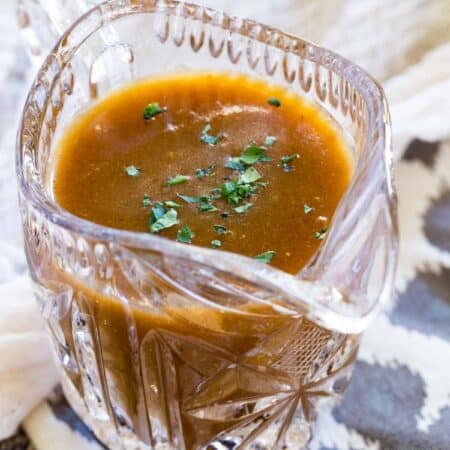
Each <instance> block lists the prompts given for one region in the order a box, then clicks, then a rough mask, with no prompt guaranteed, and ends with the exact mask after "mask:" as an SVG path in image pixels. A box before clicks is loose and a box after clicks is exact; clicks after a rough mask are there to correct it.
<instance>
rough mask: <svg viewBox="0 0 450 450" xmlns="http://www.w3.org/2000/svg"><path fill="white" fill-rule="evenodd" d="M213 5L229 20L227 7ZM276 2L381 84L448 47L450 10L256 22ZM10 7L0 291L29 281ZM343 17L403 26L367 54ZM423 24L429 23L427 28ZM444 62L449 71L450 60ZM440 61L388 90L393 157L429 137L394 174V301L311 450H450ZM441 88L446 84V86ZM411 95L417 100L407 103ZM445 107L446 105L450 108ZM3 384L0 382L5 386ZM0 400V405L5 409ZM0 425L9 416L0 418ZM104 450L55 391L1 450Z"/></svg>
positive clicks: (370, 6) (3, 29)
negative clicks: (20, 207) (16, 163)
mask: <svg viewBox="0 0 450 450" xmlns="http://www.w3.org/2000/svg"><path fill="white" fill-rule="evenodd" d="M209 3H210V4H212V5H214V6H216V7H217V6H218V7H220V6H224V7H225V8H228V9H229V10H233V8H232V6H230V2H227V1H226V0H223V1H222V0H218V1H216V2H214V1H213V0H211V1H209ZM241 3H242V8H241V11H240V13H241V14H242V15H252V8H251V7H250V6H249V4H253V2H244V1H242V2H241ZM274 3H277V6H279V9H277V11H276V14H274V16H273V17H272V20H270V22H271V23H274V24H275V25H278V26H281V27H283V28H286V27H287V28H289V29H291V30H292V31H296V32H298V33H300V34H303V35H305V34H306V35H308V36H309V37H312V38H314V39H317V40H320V41H323V42H326V43H327V44H328V45H330V46H332V47H333V48H336V49H338V50H339V51H341V52H343V53H345V54H346V55H348V56H349V57H350V58H352V59H358V60H360V62H361V63H362V64H364V65H365V66H366V67H368V68H369V69H371V70H372V71H373V72H374V73H375V74H376V75H377V76H379V77H381V78H382V79H387V78H388V77H390V76H391V75H393V74H397V73H399V72H400V71H401V70H403V69H404V67H406V66H407V65H409V64H412V63H418V64H420V63H419V61H422V60H421V58H422V56H423V55H424V54H425V53H426V52H427V50H429V48H431V47H433V46H437V45H445V42H446V41H448V40H449V39H450V27H449V26H448V23H449V22H450V15H449V14H450V1H429V2H425V1H420V0H412V1H408V2H390V5H391V6H392V5H393V4H395V5H396V6H395V8H394V13H392V14H390V15H389V14H387V12H388V11H389V8H382V6H383V5H385V4H386V3H388V2H387V1H386V0H382V1H381V0H379V1H375V0H367V1H365V2H355V1H353V2H352V1H350V2H346V3H345V2H344V1H343V0H342V1H340V0H325V1H324V2H322V3H321V7H323V9H326V10H327V12H328V15H327V16H326V17H325V16H324V17H322V19H321V20H322V22H320V23H319V25H318V26H317V27H311V26H310V27H308V26H306V27H303V25H304V23H305V20H304V21H303V22H302V21H301V20H300V19H299V20H298V21H297V20H296V19H295V15H293V14H291V15H290V17H289V19H287V17H286V14H282V13H281V12H280V11H285V12H286V11H290V10H291V9H293V8H295V7H296V5H297V4H298V3H297V0H280V2H269V1H265V0H262V1H261V2H260V8H259V9H258V11H256V12H255V13H256V14H257V15H258V17H257V18H258V19H261V20H263V21H266V22H267V21H268V20H267V14H268V13H269V11H271V9H270V8H271V4H274ZM302 3H303V4H304V8H305V11H306V10H307V8H309V9H308V10H307V13H308V14H309V16H308V15H306V13H305V17H310V18H313V17H316V15H317V6H315V5H317V3H318V2H313V1H304V2H302ZM344 3H345V4H346V5H347V7H346V8H344ZM363 4H364V6H362V5H363ZM348 5H353V8H350V6H348ZM380 5H381V6H380ZM426 5H428V6H429V7H428V8H426V7H425V6H426ZM13 7H14V3H13V1H12V0H5V1H3V0H2V3H1V5H0V65H1V69H0V83H1V84H0V92H1V95H0V146H1V151H0V217H1V218H2V219H1V225H2V234H1V236H0V283H4V282H6V281H8V280H9V279H11V278H12V277H13V276H16V275H17V274H21V273H24V272H25V271H26V264H25V260H24V257H23V253H22V251H21V238H20V233H19V231H18V230H19V229H20V224H19V218H18V215H17V205H16V194H15V184H14V176H13V148H14V137H15V132H16V128H17V116H18V111H19V109H20V108H19V105H21V104H22V102H23V98H24V95H25V91H26V88H27V86H28V85H29V80H30V71H29V63H28V60H27V58H26V56H25V52H24V49H23V47H22V44H21V43H20V40H19V39H18V33H17V29H16V27H15V19H14V18H13V14H14V9H13ZM339 8H344V12H343V13H342V14H341V15H340V16H339V21H340V23H341V26H342V27H344V28H345V27H347V28H349V27H348V24H349V23H351V18H352V17H354V15H357V14H359V16H360V17H361V23H362V22H364V20H363V18H364V17H365V16H367V15H369V14H370V13H372V14H374V17H376V20H375V21H374V22H373V25H372V28H371V30H372V32H373V30H375V31H376V32H378V31H379V29H378V28H377V27H379V26H380V24H381V23H386V21H392V22H390V23H394V22H395V20H397V22H395V23H397V24H398V27H396V29H394V27H392V31H391V30H390V31H389V32H386V33H382V36H381V37H380V40H379V42H378V43H376V44H373V45H372V46H371V47H364V46H363V45H362V44H360V43H359V42H356V41H355V42H354V41H352V40H351V39H350V38H349V39H339V36H337V35H336V33H334V34H333V33H332V32H330V33H324V32H323V29H324V28H325V27H326V25H327V23H329V22H330V20H332V19H333V17H334V16H333V15H335V14H336V11H337V10H338V9H339ZM265 14H266V16H264V15H265ZM408 18H410V19H408ZM419 19H420V20H419ZM425 19H427V20H425ZM418 20H419V22H417V21H418ZM445 20H447V21H446V22H445ZM383 21H384V22H383ZM418 23H425V25H424V26H423V27H421V26H420V25H418ZM445 24H446V25H445ZM418 28H420V30H417V29H418ZM303 30H304V32H303ZM414 30H416V31H417V32H416V33H414V32H413V31H414ZM365 31H367V27H366V28H364V26H363V25H359V26H358V27H356V28H355V29H352V32H353V33H354V34H353V36H354V35H355V33H356V35H358V36H360V38H361V39H363V37H364V32H365ZM395 32H396V33H397V34H395ZM400 32H401V33H403V34H402V39H401V41H402V42H401V46H402V47H408V48H407V49H406V50H405V48H402V49H397V50H398V51H399V52H400V50H401V51H402V52H403V53H402V54H403V55H406V56H404V57H402V58H400V59H395V58H396V49H395V45H392V46H389V45H388V44H387V43H388V42H392V39H393V36H394V38H396V39H398V35H399V34H398V33H400ZM426 32H429V35H430V40H429V41H428V43H427V44H426V45H422V46H420V45H416V44H417V42H418V41H419V37H420V36H422V35H423V33H426ZM393 33H394V34H393ZM389 37H390V38H391V41H389ZM447 45H448V44H447ZM415 46H416V47H417V49H418V52H416V53H415V54H414V55H413V53H412V51H410V52H408V51H407V50H411V49H413V48H416V47H415ZM382 58H385V59H384V60H382ZM442 59H443V64H445V63H446V61H447V64H448V61H449V60H450V58H447V60H446V59H445V58H442ZM436 60H439V53H436V54H435V55H434V56H433V55H431V56H429V57H427V58H425V59H424V60H423V61H422V62H421V63H422V64H424V67H426V68H427V70H425V73H426V74H427V76H426V77H425V78H424V81H423V83H422V85H421V86H422V87H424V90H423V91H419V89H418V88H417V85H418V84H419V82H420V79H421V77H423V75H421V73H422V72H420V71H419V69H420V67H419V66H417V67H416V68H412V69H411V71H410V72H411V73H410V78H408V79H407V80H405V79H400V78H391V79H390V80H389V81H387V82H386V85H385V87H386V91H387V94H388V99H389V100H390V101H391V107H392V110H393V117H394V138H395V142H396V143H397V148H398V150H397V151H398V153H399V154H400V151H401V149H402V144H404V143H405V142H406V141H408V140H409V136H410V135H411V133H413V132H415V134H416V136H418V137H421V138H423V139H424V138H427V139H428V141H427V142H425V141H420V140H414V141H413V142H412V143H410V144H409V146H408V147H407V149H406V151H405V152H404V153H403V157H402V158H401V159H400V160H399V161H398V162H397V164H396V168H395V172H396V185H397V189H398V195H399V216H400V233H401V252H400V264H399V270H398V276H397V281H396V287H397V299H396V301H395V302H393V303H392V305H391V307H390V310H389V311H386V312H384V314H382V315H380V316H379V317H378V318H377V319H376V320H375V322H374V323H373V324H372V326H371V327H370V328H369V329H368V330H367V332H366V333H365V335H364V338H363V341H362V345H361V350H360V353H359V359H358V362H357V363H356V367H355V370H354V376H353V380H352V382H351V384H350V386H349V388H348V390H347V391H346V394H345V396H344V398H343V400H342V402H341V404H340V405H338V406H336V407H335V408H334V409H333V410H331V411H329V412H328V413H325V414H321V415H320V416H319V417H318V420H317V424H316V429H315V435H314V438H313V440H312V442H311V443H310V445H309V447H310V449H311V450H363V449H371V450H372V449H373V450H375V449H380V450H400V449H402V450H415V449H420V450H448V449H450V376H449V375H448V374H449V370H450V141H448V140H445V139H443V138H444V137H445V136H447V138H448V136H449V135H448V134H447V135H446V134H445V133H447V132H448V128H447V131H445V129H444V128H443V127H444V125H446V124H447V125H446V126H447V127H448V117H450V115H445V112H443V111H444V110H442V111H441V112H442V114H443V115H442V116H441V117H440V120H441V122H442V124H441V123H440V122H439V120H437V121H436V122H433V125H430V121H432V118H431V116H430V117H428V116H424V115H426V114H427V112H428V111H429V110H430V109H429V108H430V107H427V106H426V105H427V103H426V101H425V100H426V99H429V98H433V99H435V100H433V102H432V105H433V108H435V109H438V110H439V108H440V107H441V103H440V102H439V98H440V97H441V96H443V95H444V93H445V92H446V91H445V89H444V90H440V91H439V90H437V92H436V89H433V83H437V82H438V81H439V80H441V79H443V77H444V75H443V74H444V69H442V66H441V69H440V70H437V69H436V70H434V68H436ZM384 61H387V62H386V64H384ZM388 66H389V70H388V69H386V67H388ZM415 70H416V72H414V71H415ZM446 73H447V72H446ZM449 73H450V72H449ZM440 76H441V79H440V78H439V77H440ZM411 79H414V80H415V82H416V84H414V83H411ZM408 81H409V84H410V86H408ZM434 86H436V85H434ZM446 86H450V85H449V84H448V82H447V84H446ZM409 87H410V88H411V89H416V92H414V93H413V94H412V93H411V92H410V90H408V89H409ZM449 91H450V88H449ZM411 95H413V96H414V99H415V101H414V102H412V101H411ZM447 95H448V93H447ZM443 103H447V105H448V104H450V101H448V99H447V102H445V101H444V102H443ZM411 105H412V106H411ZM430 114H431V113H430ZM424 117H427V120H428V119H429V120H428V123H426V124H425V125H424V124H423V123H422V122H427V121H426V120H422V121H420V120H418V118H424ZM443 117H444V118H445V117H446V119H443ZM405 118H407V120H406V119H405ZM402 119H403V121H402ZM437 119H439V116H438V117H437ZM436 124H437V125H436ZM426 125H428V127H427V126H426ZM414 130H415V131H414ZM430 130H431V131H430ZM433 139H435V141H434V142H433ZM2 300H3V299H0V301H2ZM1 377H2V374H1V373H0V382H1V381H2V378H1ZM1 401H2V399H1V398H0V404H1ZM0 406H1V405H0ZM1 420H4V418H3V417H0V421H1ZM101 449H104V447H103V446H102V445H101V444H100V443H99V442H98V441H97V440H96V439H95V437H94V436H93V435H92V434H91V433H90V431H89V430H88V428H87V427H86V426H85V425H84V424H83V423H82V422H81V421H80V420H79V419H78V418H77V416H76V415H75V413H74V412H73V411H72V410H71V408H70V406H69V405H68V404H67V402H66V401H65V399H64V397H63V395H62V393H61V391H60V389H59V388H56V390H55V391H54V392H53V393H52V395H50V396H49V397H48V398H47V399H46V400H45V401H44V402H42V403H41V404H40V405H38V406H37V407H36V408H35V409H34V410H33V412H32V413H31V414H29V415H28V417H27V418H26V419H25V420H24V422H23V428H22V429H21V430H20V431H19V432H18V433H17V434H16V435H15V436H13V437H11V438H9V439H7V440H5V441H3V442H0V450H101Z"/></svg>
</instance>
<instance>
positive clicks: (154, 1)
mask: <svg viewBox="0 0 450 450" xmlns="http://www.w3.org/2000/svg"><path fill="white" fill-rule="evenodd" d="M180 7H181V8H183V11H182V17H184V18H187V19H189V18H190V19H194V20H198V19H199V18H200V20H203V21H204V20H205V19H204V15H205V13H208V14H209V15H210V16H215V15H217V14H220V15H221V17H222V18H224V19H225V20H224V22H225V23H226V24H227V25H225V26H223V25H222V24H221V26H222V27H223V29H225V30H226V31H230V32H234V33H237V34H240V35H242V36H245V37H250V36H248V35H245V34H243V33H241V32H240V31H239V30H235V29H233V28H232V25H230V24H233V23H234V22H235V21H239V23H241V24H244V25H246V26H247V27H248V28H251V27H254V26H258V27H260V29H261V30H263V31H264V32H265V33H268V34H270V33H277V35H279V36H282V37H285V38H288V39H291V40H293V41H294V42H295V43H296V44H297V46H298V48H299V49H303V51H306V52H308V51H310V50H311V49H313V51H314V56H315V58H316V60H315V61H316V62H320V64H322V65H323V66H324V67H326V68H327V69H330V70H332V71H333V72H335V73H336V74H337V75H339V76H342V77H343V78H344V79H346V80H348V81H351V83H352V85H353V86H355V87H356V88H357V89H358V90H359V92H360V95H361V96H362V97H363V99H364V101H365V102H366V105H367V113H368V117H369V120H368V124H369V125H368V130H367V139H366V142H365V146H364V149H363V152H362V154H364V153H367V152H369V151H371V148H368V146H370V142H371V140H372V139H371V138H373V137H374V136H375V134H376V135H377V140H378V141H380V140H381V145H380V146H379V148H381V152H382V155H381V157H382V161H383V164H384V170H385V174H386V177H385V178H386V185H387V192H388V196H389V211H390V215H391V219H392V226H393V233H394V235H395V236H396V235H397V233H398V231H397V218H396V194H395V189H394V187H393V184H392V164H393V153H392V147H391V125H390V115H389V110H388V106H387V102H386V99H385V96H384V92H383V89H382V87H381V86H380V85H379V83H378V82H377V81H376V80H375V79H373V78H372V77H371V76H370V75H369V74H368V73H367V72H365V71H364V70H363V69H362V68H360V67H359V66H357V65H356V64H354V63H352V62H351V61H349V60H347V59H346V58H344V57H342V56H340V55H338V54H336V53H334V52H333V51H331V50H328V49H326V48H324V47H322V46H320V45H318V44H315V43H313V42H311V41H308V40H305V39H303V38H300V37H298V36H296V35H294V34H291V33H286V32H283V31H282V30H279V29H277V28H274V27H271V26H267V25H264V24H261V23H259V22H257V21H254V20H251V19H242V18H240V17H237V16H233V15H229V14H226V13H224V12H221V11H218V10H215V9H213V8H209V7H204V6H199V5H195V4H193V3H184V2H181V1H177V0H164V1H162V2H161V1H158V0H150V1H149V0H137V1H136V2H134V3H133V4H132V5H130V4H125V3H124V2H123V1H122V0H112V1H105V2H103V3H101V4H99V5H97V6H94V7H93V8H91V9H90V10H89V11H87V12H86V13H85V14H83V15H82V16H80V17H79V18H78V19H77V20H76V21H75V22H74V23H73V24H72V25H71V26H70V27H69V28H68V29H67V30H66V31H65V32H64V33H63V34H62V35H61V37H60V38H59V39H58V41H57V43H56V44H55V46H54V47H53V49H52V51H51V52H50V53H49V54H48V56H47V57H46V58H45V60H44V62H43V64H42V65H41V67H40V69H39V71H38V73H37V75H36V77H35V78H34V81H33V84H32V87H31V88H30V90H29V93H28V96H27V98H26V101H25V105H24V108H23V112H22V116H21V120H20V124H19V129H18V135H17V145H16V176H17V178H18V181H19V183H18V184H19V191H20V193H21V195H22V196H23V198H24V199H25V201H26V202H28V203H30V204H31V205H32V206H33V207H34V208H35V209H36V210H37V211H38V212H39V213H40V214H42V215H43V216H44V217H45V219H46V220H48V221H49V222H51V223H53V224H55V225H57V226H60V227H62V228H64V229H66V230H68V231H70V232H74V233H78V234H80V235H82V236H85V237H88V238H92V239H94V240H98V241H105V242H108V243H110V244H113V245H115V244H117V245H124V246H126V247H129V248H133V249H135V250H142V251H145V250H153V251H158V252H161V253H163V254H166V255H171V256H176V257H177V258H181V259H188V260H190V261H195V262H197V263H203V264H208V265H210V266H213V267H214V268H216V269H218V270H224V271H227V272H230V273H235V274H239V276H243V277H244V278H246V279H247V280H249V281H252V282H255V283H263V284H267V283H269V284H270V285H271V286H272V287H275V288H277V289H278V290H279V292H282V293H284V294H285V295H286V297H287V298H288V299H293V300H294V303H295V304H296V305H297V306H299V308H298V310H301V309H302V308H303V309H304V311H302V313H304V314H305V315H306V316H307V317H310V318H311V319H312V320H315V321H316V322H317V323H319V324H321V325H322V326H325V327H328V328H330V327H331V328H333V329H335V330H338V331H341V332H345V333H347V332H351V333H359V332H360V331H363V330H364V329H365V328H366V327H367V325H368V324H369V323H370V321H371V320H372V318H373V317H374V315H375V314H376V313H377V311H378V309H379V306H380V305H379V303H380V302H377V304H376V305H374V307H373V308H372V309H371V310H369V311H368V312H367V313H366V314H364V315H363V316H356V315H344V314H342V313H341V312H336V311H335V310H334V309H333V308H331V307H328V306H327V305H326V304H324V303H323V302H317V301H316V300H315V299H311V297H314V298H322V299H336V295H337V294H338V298H341V299H342V297H343V296H342V295H341V294H340V293H337V292H336V288H334V287H331V286H327V285H325V284H323V283H321V282H320V280H318V281H309V280H305V279H302V275H303V273H304V271H305V270H306V269H307V268H308V266H309V264H310V263H311V261H312V260H313V259H315V258H316V256H317V255H318V254H319V253H320V252H321V249H322V248H323V247H324V245H326V241H327V240H328V239H329V235H328V236H327V238H326V239H325V240H324V242H323V243H322V244H321V246H320V247H319V248H318V250H317V251H316V253H315V254H314V255H313V256H312V258H311V260H310V261H309V262H308V263H307V265H306V266H305V267H304V268H302V269H301V270H300V271H299V272H298V273H297V274H289V273H287V272H284V271H281V270H279V269H277V268H275V267H273V266H270V265H264V264H262V263H260V262H257V261H255V260H253V259H252V258H250V257H247V256H243V255H239V254H236V253H231V252H227V251H225V250H220V249H209V248H205V247H200V246H197V245H195V244H191V245H189V246H187V245H185V244H182V243H178V242H176V241H173V240H170V239H168V238H165V237H162V236H159V235H155V234H152V233H146V232H135V231H127V230H121V229H115V228H111V227H107V226H103V225H99V224H96V223H94V222H91V221H88V220H85V219H82V218H81V217H78V216H76V215H74V214H72V213H70V212H68V211H66V210H65V209H63V208H62V207H60V206H59V205H58V203H57V202H56V201H54V200H50V199H49V198H48V197H47V196H46V195H45V193H44V190H45V189H44V187H42V186H40V187H39V191H38V192H35V191H33V189H31V185H30V183H29V181H27V180H26V179H25V174H24V158H23V154H22V149H23V148H24V147H25V146H26V145H27V144H26V142H25V141H26V139H25V136H24V124H25V118H26V115H27V112H28V110H29V109H30V108H32V100H33V95H34V93H35V91H36V89H37V87H38V86H39V84H40V83H41V82H42V81H43V80H44V78H45V77H46V76H47V75H48V73H49V71H50V67H51V64H52V62H53V61H54V60H55V58H56V59H58V60H59V62H61V61H62V62H63V64H62V65H61V67H60V68H59V70H58V72H57V73H56V74H53V75H52V77H53V78H52V80H54V79H55V78H56V77H57V76H58V74H59V73H61V71H62V69H63V68H64V67H65V65H67V64H68V63H69V62H70V59H71V58H72V56H73V54H74V53H75V52H76V50H77V49H78V48H79V47H80V46H81V45H82V44H83V43H84V41H85V40H86V39H87V38H88V37H89V36H90V35H92V34H94V33H96V32H97V31H98V30H99V29H100V28H101V27H102V26H103V25H104V20H105V17H106V18H108V19H110V20H116V19H118V18H120V17H123V16H125V15H131V14H140V13H161V12H163V13H165V14H167V15H179V14H180V13H179V11H178V9H179V8H180ZM200 11H201V12H202V13H203V15H202V16H199V12H200ZM98 13H100V15H99V18H96V17H95V15H96V14H98ZM91 18H94V21H93V22H92V21H90V19H91ZM85 23H88V24H89V29H87V30H83V33H82V35H83V38H82V39H80V40H79V43H78V45H77V47H75V48H71V50H70V52H67V50H66V51H65V49H64V43H65V42H67V40H68V38H69V37H70V35H71V34H72V33H74V32H76V31H77V30H78V29H79V28H80V27H82V26H83V25H84V24H85ZM252 39H255V40H257V41H262V38H259V37H258V36H252ZM265 43H266V45H269V46H272V47H274V48H279V49H281V50H284V48H282V46H281V45H280V44H278V45H277V44H275V43H272V44H267V42H265ZM301 56H304V55H301ZM307 56H308V55H306V57H307ZM317 58H318V59H317ZM336 61H337V63H336ZM50 95H51V94H47V98H46V102H48V99H49V97H50ZM46 107H47V105H46V106H45V108H46ZM37 128H38V129H37V130H35V132H34V133H35V135H37V137H38V138H37V140H36V142H37V143H38V142H39V135H40V127H37ZM379 151H380V150H379ZM378 156H380V155H378ZM358 166H359V162H357V164H356V166H355V171H354V173H353V176H352V180H351V182H350V185H349V186H348V188H347V190H346V193H345V194H344V196H343V198H342V199H341V200H340V202H339V204H338V206H337V208H336V211H335V213H334V216H333V220H332V221H331V223H330V227H329V230H330V232H331V231H332V229H333V226H334V222H335V221H334V218H335V217H336V216H337V213H338V211H339V209H340V208H341V207H342V204H343V202H344V200H345V198H346V196H347V195H348V193H349V192H350V190H351V189H352V186H353V184H354V183H355V179H356V178H357V173H358ZM33 187H36V186H33ZM329 234H330V233H329ZM339 296H340V297H339ZM299 300H301V303H302V304H301V305H299V304H298V302H299ZM330 324H334V325H333V326H331V325H330Z"/></svg>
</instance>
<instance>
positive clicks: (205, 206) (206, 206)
mask: <svg viewBox="0 0 450 450" xmlns="http://www.w3.org/2000/svg"><path fill="white" fill-rule="evenodd" d="M197 210H198V212H214V211H219V210H218V209H217V208H216V207H215V206H214V205H213V204H212V203H211V202H209V200H208V201H202V202H201V203H200V205H198V206H197Z"/></svg>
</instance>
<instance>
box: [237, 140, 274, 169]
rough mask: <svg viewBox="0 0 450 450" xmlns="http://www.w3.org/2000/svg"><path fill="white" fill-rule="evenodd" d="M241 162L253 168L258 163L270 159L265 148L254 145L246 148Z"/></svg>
mask: <svg viewBox="0 0 450 450" xmlns="http://www.w3.org/2000/svg"><path fill="white" fill-rule="evenodd" d="M239 160H240V161H241V162H243V163H244V164H247V165H248V166H251V165H252V164H255V162H257V161H270V158H268V157H267V155H266V149H265V148H264V147H259V146H258V145H256V144H254V143H252V144H250V145H249V146H247V147H246V148H245V150H244V153H243V154H242V156H241V157H240V158H239Z"/></svg>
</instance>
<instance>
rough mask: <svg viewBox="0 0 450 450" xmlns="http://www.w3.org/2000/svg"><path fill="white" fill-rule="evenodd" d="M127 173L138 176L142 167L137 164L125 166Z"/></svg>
mask: <svg viewBox="0 0 450 450" xmlns="http://www.w3.org/2000/svg"><path fill="white" fill-rule="evenodd" d="M125 173H126V174H127V175H128V176H129V177H137V176H139V174H140V173H141V169H139V168H138V167H136V166H127V167H125Z"/></svg>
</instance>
